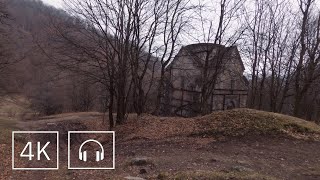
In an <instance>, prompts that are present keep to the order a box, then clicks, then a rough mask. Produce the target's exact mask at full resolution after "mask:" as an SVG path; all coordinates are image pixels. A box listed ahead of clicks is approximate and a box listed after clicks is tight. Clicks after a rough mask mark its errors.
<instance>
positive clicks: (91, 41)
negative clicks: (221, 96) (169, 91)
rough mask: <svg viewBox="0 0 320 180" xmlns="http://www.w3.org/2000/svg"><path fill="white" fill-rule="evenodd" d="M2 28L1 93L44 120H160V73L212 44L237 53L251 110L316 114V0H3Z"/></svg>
mask: <svg viewBox="0 0 320 180" xmlns="http://www.w3.org/2000/svg"><path fill="white" fill-rule="evenodd" d="M0 24H1V26H0V77H1V78H0V90H1V91H0V92H1V95H11V94H20V95H23V96H25V97H27V99H28V100H29V101H30V103H31V108H33V109H34V110H35V111H37V112H40V113H41V114H42V115H50V114H57V113H62V112H78V111H94V110H95V111H101V112H105V113H108V118H109V120H110V125H111V128H112V127H113V126H114V125H116V124H118V123H122V122H123V121H124V120H125V118H126V114H127V113H137V114H142V113H154V114H156V115H161V113H160V112H159V109H161V108H160V107H161V102H162V101H161V99H162V98H163V94H164V91H165V90H164V88H165V86H164V82H165V71H166V67H167V66H168V65H169V64H170V62H171V60H172V59H173V57H174V56H175V54H176V53H177V51H178V50H179V49H180V48H181V47H182V46H183V45H187V44H188V43H200V42H201V43H209V42H210V43H215V44H220V45H225V46H235V45H236V46H237V47H238V49H239V50H240V53H241V56H242V59H243V61H244V64H245V67H246V72H247V74H246V77H247V79H248V80H249V82H250V85H249V97H248V102H247V105H248V107H249V108H254V109H261V110H266V111H273V112H280V113H285V114H291V115H294V116H297V117H303V118H306V119H308V120H312V121H318V120H319V118H320V94H319V91H320V84H319V82H320V69H319V67H320V10H319V5H317V4H316V1H315V0H299V1H289V2H288V1H281V0H267V1H266V0H255V1H251V0H219V1H215V2H211V4H210V2H205V1H200V0H199V1H197V0H195V1H190V0H103V1H102V0H66V1H65V10H58V9H55V8H53V7H51V6H47V5H45V4H43V3H42V2H41V1H38V0H1V1H0ZM203 66H205V64H203ZM113 113H116V116H115V117H114V114H113Z"/></svg>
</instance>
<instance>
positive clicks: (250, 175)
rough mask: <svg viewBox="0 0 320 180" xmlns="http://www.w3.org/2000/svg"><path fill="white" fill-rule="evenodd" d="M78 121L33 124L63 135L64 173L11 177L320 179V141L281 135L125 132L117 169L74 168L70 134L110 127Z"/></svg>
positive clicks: (118, 144)
mask: <svg viewBox="0 0 320 180" xmlns="http://www.w3.org/2000/svg"><path fill="white" fill-rule="evenodd" d="M59 118H60V117H59ZM77 118H80V119H81V121H80V120H79V119H77V120H67V121H66V120H63V117H62V120H61V121H60V120H59V121H57V120H55V119H54V118H52V120H53V121H52V122H55V123H57V122H58V123H57V124H54V125H52V124H50V120H48V119H50V118H47V120H45V121H43V122H38V123H39V124H36V125H33V126H32V127H34V128H38V129H41V130H46V129H48V128H49V129H50V130H59V131H61V132H60V133H61V135H60V142H61V143H60V163H59V164H60V169H59V170H58V171H14V172H13V173H12V175H11V179H14V180H19V179H21V180H26V179H36V180H37V179H49V180H51V179H59V180H60V179H80V180H82V179H87V180H89V179H98V180H99V179H101V180H102V179H124V177H127V176H134V177H141V178H144V179H174V178H176V179H179V178H180V179H187V178H189V179H192V177H193V179H210V178H211V179H240V178H242V179H288V180H289V179H290V180H291V179H301V180H304V179H307V180H308V179H310V180H315V179H320V142H318V141H307V140H297V139H293V138H288V137H284V136H281V135H279V136H275V135H274V136H245V137H234V138H227V139H223V138H222V139H219V140H217V139H215V138H203V137H199V136H198V137H190V136H185V135H181V136H172V137H166V138H160V139H156V140H155V139H146V138H142V139H139V136H132V137H135V138H133V139H130V138H127V137H129V136H128V135H126V134H123V133H122V131H119V132H118V133H120V132H121V133H122V134H118V135H116V169H115V170H68V169H67V159H68V156H67V143H66V142H67V141H66V140H67V139H66V136H65V135H66V134H65V131H68V130H76V129H79V128H80V129H81V128H82V130H102V129H103V128H105V127H102V126H99V125H98V126H97V124H99V123H101V120H99V119H98V118H97V116H96V115H95V116H93V117H90V118H89V120H87V119H86V118H82V117H81V116H77ZM48 123H49V125H48ZM94 124H95V125H96V128H94V127H93V125H94ZM97 127H98V128H97ZM28 128H29V127H28ZM52 128H53V129H52ZM99 128H100V129H99ZM33 130H36V129H33ZM130 133H131V132H130ZM8 147H9V146H8ZM8 151H10V150H9V149H8ZM73 158H76V157H73ZM136 158H145V159H147V162H146V163H145V164H143V165H141V166H138V165H132V161H133V159H136ZM8 168H10V167H8ZM199 177H200V178H199ZM0 179H1V178H0Z"/></svg>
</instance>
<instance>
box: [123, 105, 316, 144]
mask: <svg viewBox="0 0 320 180" xmlns="http://www.w3.org/2000/svg"><path fill="white" fill-rule="evenodd" d="M128 123H129V124H130V125H129V126H128V125H125V126H123V127H120V129H119V130H120V131H123V132H124V133H126V132H125V131H127V132H128V131H129V132H131V133H130V135H129V138H147V139H160V138H165V137H170V136H181V135H186V136H190V135H191V136H204V137H207V136H213V137H219V136H226V137H231V136H233V137H235V136H245V135H277V134H281V135H285V136H291V137H294V138H307V139H309V138H310V139H318V138H319V134H320V126H319V125H317V124H315V123H313V122H309V121H305V120H303V119H299V118H295V117H291V116H287V115H282V114H277V113H271V112H265V111H257V110H252V109H234V110H230V111H219V112H214V113H212V114H210V115H207V116H203V117H197V118H177V117H168V118H164V117H154V116H150V115H144V116H142V117H140V118H138V120H130V121H129V122H128ZM122 128H124V129H122Z"/></svg>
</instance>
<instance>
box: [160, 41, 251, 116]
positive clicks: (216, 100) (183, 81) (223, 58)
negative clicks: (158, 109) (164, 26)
mask: <svg viewBox="0 0 320 180" xmlns="http://www.w3.org/2000/svg"><path fill="white" fill-rule="evenodd" d="M244 70H245V68H244V65H243V62H242V60H241V57H240V54H239V51H238V49H237V47H235V46H232V47H225V46H222V45H217V44H211V43H200V44H191V45H188V46H185V47H182V48H181V50H180V51H179V53H178V54H177V55H176V57H175V58H174V60H173V61H172V63H171V64H170V65H169V66H168V67H167V71H166V88H165V89H166V92H165V94H164V98H163V100H162V105H163V106H162V111H163V113H164V114H166V115H178V116H184V117H190V116H196V115H200V114H206V113H210V112H212V111H216V110H226V109H232V108H239V107H245V106H246V101H247V95H248V93H247V91H248V81H247V79H246V78H245V77H244V76H243V73H244ZM204 112H205V113H204Z"/></svg>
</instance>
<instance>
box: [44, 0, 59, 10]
mask: <svg viewBox="0 0 320 180" xmlns="http://www.w3.org/2000/svg"><path fill="white" fill-rule="evenodd" d="M42 1H43V2H44V3H46V4H50V5H52V6H55V7H57V8H61V7H62V4H63V1H62V0H42Z"/></svg>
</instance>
